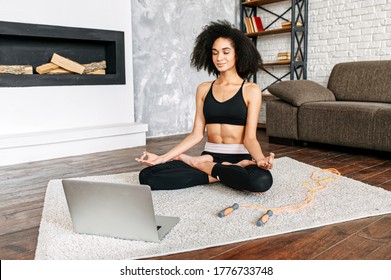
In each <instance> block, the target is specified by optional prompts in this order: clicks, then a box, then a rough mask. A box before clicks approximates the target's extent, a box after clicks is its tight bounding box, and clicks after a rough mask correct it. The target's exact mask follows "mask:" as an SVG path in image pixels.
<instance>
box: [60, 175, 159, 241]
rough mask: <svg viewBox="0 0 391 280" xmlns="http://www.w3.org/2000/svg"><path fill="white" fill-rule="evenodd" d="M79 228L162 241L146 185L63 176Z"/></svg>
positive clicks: (72, 211) (100, 233) (110, 235)
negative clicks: (71, 178)
mask: <svg viewBox="0 0 391 280" xmlns="http://www.w3.org/2000/svg"><path fill="white" fill-rule="evenodd" d="M62 183H63V187H64V192H65V195H66V199H67V203H68V207H69V211H70V214H71V218H72V222H73V227H74V230H75V232H77V233H84V234H95V235H102V236H109V237H117V238H124V239H134V240H145V241H159V236H158V232H157V225H156V220H155V214H154V209H153V203H152V195H151V189H150V187H149V186H146V185H129V184H117V183H101V182H89V181H80V180H68V179H65V180H62Z"/></svg>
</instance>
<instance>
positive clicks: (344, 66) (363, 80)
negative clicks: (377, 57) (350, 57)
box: [327, 60, 391, 103]
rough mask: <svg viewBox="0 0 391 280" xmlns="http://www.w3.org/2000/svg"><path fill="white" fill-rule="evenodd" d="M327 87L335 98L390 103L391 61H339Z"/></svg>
mask: <svg viewBox="0 0 391 280" xmlns="http://www.w3.org/2000/svg"><path fill="white" fill-rule="evenodd" d="M327 87H328V88H329V89H330V90H331V91H332V92H333V93H334V94H335V97H336V99H337V100H343V101H366V102H384V103H391V61H390V60H385V61H360V62H348V63H339V64H337V65H335V66H334V68H333V70H332V71H331V74H330V78H329V82H328V85H327Z"/></svg>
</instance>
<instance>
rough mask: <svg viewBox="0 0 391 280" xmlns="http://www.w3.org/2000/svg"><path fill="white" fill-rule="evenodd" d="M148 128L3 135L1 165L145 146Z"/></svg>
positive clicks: (113, 127)
mask: <svg viewBox="0 0 391 280" xmlns="http://www.w3.org/2000/svg"><path fill="white" fill-rule="evenodd" d="M147 131H148V125H146V124H141V123H121V124H112V125H105V126H92V127H82V128H73V129H62V130H52V131H41V132H33V133H23V134H14V135H6V136H0V166H4V165H11V164H18V163H25V162H32V161H40V160H47V159H54V158H62V157H68V156H75V155H82V154H89V153H96V152H103V151H111V150H117V149H125V148H133V147H138V146H144V145H145V143H146V132H147Z"/></svg>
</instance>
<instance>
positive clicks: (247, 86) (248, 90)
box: [243, 82, 262, 96]
mask: <svg viewBox="0 0 391 280" xmlns="http://www.w3.org/2000/svg"><path fill="white" fill-rule="evenodd" d="M243 94H245V95H248V96H251V95H258V94H262V90H261V88H260V87H259V85H257V84H255V83H251V82H246V83H244V85H243Z"/></svg>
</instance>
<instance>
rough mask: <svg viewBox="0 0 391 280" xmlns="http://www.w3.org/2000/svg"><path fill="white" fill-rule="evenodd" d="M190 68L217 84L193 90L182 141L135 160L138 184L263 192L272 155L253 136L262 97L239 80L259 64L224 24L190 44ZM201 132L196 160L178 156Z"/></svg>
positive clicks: (239, 36) (257, 57)
mask: <svg viewBox="0 0 391 280" xmlns="http://www.w3.org/2000/svg"><path fill="white" fill-rule="evenodd" d="M191 64H192V66H194V67H196V69H197V70H200V69H205V70H207V71H208V73H209V74H214V75H215V76H216V77H217V79H216V80H215V81H213V82H205V83H202V84H200V85H199V86H198V88H197V92H196V114H195V119H194V127H193V130H192V132H191V133H190V134H189V135H188V136H187V137H186V138H185V139H184V140H182V142H180V143H179V144H178V145H176V146H175V147H174V148H172V149H171V150H170V151H168V152H167V153H166V154H164V155H161V156H158V155H156V154H152V153H149V152H144V154H143V155H142V156H141V157H140V158H138V159H136V160H137V161H139V162H141V163H143V164H145V165H147V166H149V167H147V168H145V169H143V170H142V171H141V172H140V175H139V179H140V183H141V184H147V185H149V186H150V187H151V189H153V190H167V189H179V188H186V187H190V186H195V185H202V184H207V183H213V182H217V181H220V182H222V183H224V184H225V185H227V186H229V187H232V188H235V189H239V190H246V191H250V192H265V191H267V190H268V189H269V188H270V187H271V185H272V183H273V178H272V176H271V173H270V171H269V170H270V169H271V168H272V167H273V159H274V154H272V153H271V154H270V156H268V157H265V156H264V154H263V152H262V149H261V146H260V144H259V142H258V140H257V137H256V131H257V123H258V115H259V111H260V107H261V102H262V93H261V89H260V88H259V86H258V85H256V84H254V83H250V82H246V81H245V79H246V78H248V77H249V76H250V75H251V74H254V73H256V72H257V71H258V70H259V67H260V65H261V64H262V60H261V56H260V54H259V52H258V51H257V49H256V47H255V46H254V45H253V43H252V42H251V41H250V39H249V38H247V37H246V36H245V35H244V34H243V33H242V32H241V31H239V30H237V29H235V28H233V27H232V26H231V24H230V23H228V22H227V21H218V22H211V23H210V24H209V25H207V26H205V28H204V29H203V31H202V32H201V34H200V35H199V36H198V37H197V39H196V42H195V47H194V50H193V53H192V57H191ZM205 129H206V131H207V137H208V142H207V143H206V145H205V149H204V151H203V153H202V155H201V156H200V157H191V156H188V155H186V154H184V153H185V152H186V151H188V150H189V149H190V148H192V147H194V146H195V145H197V144H198V143H199V142H200V141H201V140H202V139H203V137H204V132H205Z"/></svg>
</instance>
